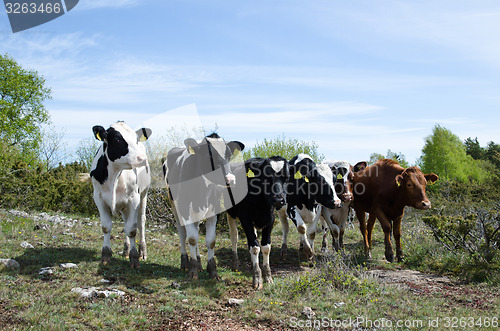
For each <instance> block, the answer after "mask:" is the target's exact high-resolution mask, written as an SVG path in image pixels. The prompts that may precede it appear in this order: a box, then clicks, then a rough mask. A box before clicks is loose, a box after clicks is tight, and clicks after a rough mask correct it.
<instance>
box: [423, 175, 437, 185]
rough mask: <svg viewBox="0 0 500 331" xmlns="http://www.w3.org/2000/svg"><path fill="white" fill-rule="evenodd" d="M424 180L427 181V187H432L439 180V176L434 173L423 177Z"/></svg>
mask: <svg viewBox="0 0 500 331" xmlns="http://www.w3.org/2000/svg"><path fill="white" fill-rule="evenodd" d="M424 178H425V180H426V181H427V184H429V185H432V184H434V183H435V182H437V181H438V180H439V176H438V175H436V174H435V173H430V174H427V175H424Z"/></svg>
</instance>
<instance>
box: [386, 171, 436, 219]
mask: <svg viewBox="0 0 500 331" xmlns="http://www.w3.org/2000/svg"><path fill="white" fill-rule="evenodd" d="M438 179H439V177H438V176H437V175H436V174H434V173H430V174H426V175H424V174H423V172H422V171H421V170H420V169H419V168H418V167H410V168H407V169H405V170H404V171H403V173H401V174H400V175H397V176H396V183H395V184H396V186H397V189H398V190H400V192H401V193H402V195H403V198H404V200H405V204H406V205H408V206H411V207H414V208H417V209H429V208H431V202H430V201H429V199H428V198H427V195H426V194H425V188H426V186H427V184H428V183H429V184H433V183H434V182H436V181H437V180H438Z"/></svg>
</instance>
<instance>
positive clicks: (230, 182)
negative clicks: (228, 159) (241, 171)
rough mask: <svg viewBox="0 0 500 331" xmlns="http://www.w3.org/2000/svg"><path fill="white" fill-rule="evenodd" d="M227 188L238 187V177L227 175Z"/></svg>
mask: <svg viewBox="0 0 500 331" xmlns="http://www.w3.org/2000/svg"><path fill="white" fill-rule="evenodd" d="M226 185H227V187H234V186H235V185H236V176H235V175H233V174H228V175H226Z"/></svg>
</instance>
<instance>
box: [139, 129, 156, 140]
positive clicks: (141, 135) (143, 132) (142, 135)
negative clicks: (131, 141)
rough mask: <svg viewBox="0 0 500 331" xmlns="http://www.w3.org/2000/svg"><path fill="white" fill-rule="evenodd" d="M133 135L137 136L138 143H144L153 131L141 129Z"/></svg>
mask: <svg viewBox="0 0 500 331" xmlns="http://www.w3.org/2000/svg"><path fill="white" fill-rule="evenodd" d="M135 133H136V134H137V138H139V141H140V142H145V141H146V140H148V138H149V137H150V136H151V134H152V133H153V131H151V129H148V128H141V129H139V130H137V131H135Z"/></svg>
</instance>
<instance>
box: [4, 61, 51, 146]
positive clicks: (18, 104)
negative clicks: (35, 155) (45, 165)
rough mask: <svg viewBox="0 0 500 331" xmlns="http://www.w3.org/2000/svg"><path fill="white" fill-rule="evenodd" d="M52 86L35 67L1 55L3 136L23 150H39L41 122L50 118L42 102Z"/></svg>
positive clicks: (48, 95)
mask: <svg viewBox="0 0 500 331" xmlns="http://www.w3.org/2000/svg"><path fill="white" fill-rule="evenodd" d="M50 93H51V90H50V88H47V87H45V79H44V78H43V77H42V76H40V75H38V73H37V72H36V71H33V70H26V69H23V68H22V67H21V66H20V65H19V64H18V63H17V62H16V61H15V60H14V59H13V58H11V57H10V56H8V55H7V54H5V55H0V139H2V140H3V141H4V142H5V143H6V144H9V145H12V146H14V145H17V146H18V147H19V148H20V149H21V150H23V151H24V152H30V151H33V150H36V149H37V148H38V147H39V145H40V141H41V125H42V124H44V123H48V122H49V113H48V112H47V110H46V109H45V106H44V105H43V102H44V101H45V100H47V99H50V98H51V97H50Z"/></svg>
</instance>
